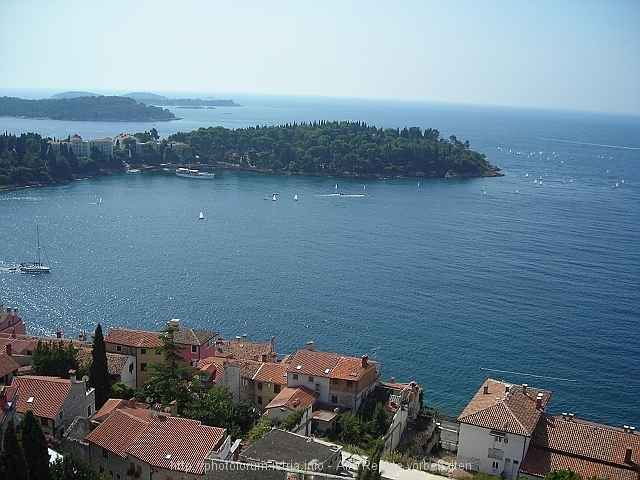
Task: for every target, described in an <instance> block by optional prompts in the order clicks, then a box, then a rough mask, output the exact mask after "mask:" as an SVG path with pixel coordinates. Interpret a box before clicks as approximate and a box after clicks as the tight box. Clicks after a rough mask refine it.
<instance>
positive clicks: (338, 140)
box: [0, 121, 502, 187]
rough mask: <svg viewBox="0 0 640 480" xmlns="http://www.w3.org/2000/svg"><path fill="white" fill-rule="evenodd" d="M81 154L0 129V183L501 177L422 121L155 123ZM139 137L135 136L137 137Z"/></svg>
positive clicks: (36, 137) (479, 157)
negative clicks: (227, 175)
mask: <svg viewBox="0 0 640 480" xmlns="http://www.w3.org/2000/svg"><path fill="white" fill-rule="evenodd" d="M134 137H135V139H134V138H128V139H127V140H126V141H125V142H124V143H123V144H118V145H117V146H114V149H113V155H105V154H104V153H103V152H101V151H100V150H99V149H98V148H96V147H92V148H91V155H90V156H91V158H87V157H78V156H76V154H75V153H74V151H73V150H72V148H71V147H68V146H67V144H66V143H65V142H64V141H63V142H60V145H59V153H56V152H55V151H54V149H53V148H52V145H51V144H50V143H49V141H50V140H51V139H46V138H42V137H41V136H40V135H39V134H37V133H26V134H25V133H23V134H21V135H20V136H16V135H11V134H6V133H5V134H2V135H0V187H1V186H16V187H17V186H25V185H35V184H55V183H60V182H66V181H70V180H74V179H77V178H84V177H89V176H97V175H104V174H108V173H118V172H123V171H124V169H125V165H129V166H131V167H138V168H145V169H156V170H158V169H171V168H175V166H178V165H190V166H193V167H194V168H195V167H196V166H198V168H205V169H206V168H209V169H216V168H218V169H234V170H238V171H245V172H251V171H254V172H265V173H275V174H301V175H316V176H332V177H363V178H383V177H384V178H386V177H389V178H393V177H396V178H397V177H418V178H422V177H426V178H471V177H495V176H502V174H501V173H499V170H500V169H499V168H498V167H495V166H493V165H491V164H490V163H489V162H488V161H487V159H486V158H485V155H484V154H482V153H479V152H476V151H473V150H471V149H470V146H469V142H468V141H466V142H461V141H459V140H458V139H457V138H456V137H455V136H453V135H451V136H450V137H449V138H448V139H445V138H442V137H441V136H440V133H439V132H438V130H434V129H432V128H428V129H427V130H425V131H422V130H421V129H420V128H419V127H411V128H404V129H402V130H400V129H399V128H396V129H393V128H387V129H382V128H377V127H375V126H370V125H367V124H365V123H362V122H337V121H335V122H327V121H321V122H313V123H311V124H307V123H302V124H296V123H294V124H287V125H280V126H263V127H260V126H256V127H250V128H241V129H234V130H232V129H228V128H224V127H209V128H200V129H199V130H196V131H192V132H188V133H180V132H179V133H176V134H174V135H171V136H169V138H168V139H162V140H159V138H158V135H157V131H156V130H155V128H153V129H151V131H149V132H139V133H136V134H135V135H134ZM136 139H137V140H136Z"/></svg>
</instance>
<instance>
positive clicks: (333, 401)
mask: <svg viewBox="0 0 640 480" xmlns="http://www.w3.org/2000/svg"><path fill="white" fill-rule="evenodd" d="M331 403H338V396H337V395H331Z"/></svg>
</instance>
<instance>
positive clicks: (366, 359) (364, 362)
mask: <svg viewBox="0 0 640 480" xmlns="http://www.w3.org/2000/svg"><path fill="white" fill-rule="evenodd" d="M368 366H369V355H367V354H366V353H365V354H364V355H362V368H367V367H368Z"/></svg>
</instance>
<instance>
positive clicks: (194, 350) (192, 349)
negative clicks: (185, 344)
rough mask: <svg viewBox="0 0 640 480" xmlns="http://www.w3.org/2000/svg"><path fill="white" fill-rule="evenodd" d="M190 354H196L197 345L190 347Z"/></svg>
mask: <svg viewBox="0 0 640 480" xmlns="http://www.w3.org/2000/svg"><path fill="white" fill-rule="evenodd" d="M191 353H198V346H197V345H191Z"/></svg>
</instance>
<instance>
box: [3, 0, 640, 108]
mask: <svg viewBox="0 0 640 480" xmlns="http://www.w3.org/2000/svg"><path fill="white" fill-rule="evenodd" d="M55 6H56V9H55V11H52V10H51V9H50V8H49V7H50V4H49V3H46V2H44V1H42V0H34V1H32V2H21V3H18V2H16V3H13V2H11V3H7V4H6V5H4V8H3V18H4V20H5V22H3V23H4V25H3V29H2V30H1V31H0V41H2V44H3V47H4V48H3V57H5V58H4V62H3V69H2V70H1V71H0V94H7V93H4V92H11V91H27V90H34V91H38V90H40V91H49V92H52V94H53V93H62V92H65V91H89V92H94V93H98V94H107V95H108V94H124V93H128V92H138V91H148V92H152V93H158V94H162V95H166V92H193V93H206V92H209V93H208V95H211V96H217V98H233V97H226V96H227V95H235V96H238V95H247V96H249V95H270V96H271V95H274V96H291V97H328V98H354V99H379V100H407V101H420V102H435V103H446V104H463V105H486V106H504V107H523V108H536V109H550V110H570V111H589V112H604V113H623V114H633V115H638V114H640V84H639V79H640V2H635V1H624V0H621V1H617V2H615V3H609V2H605V1H601V0H592V1H567V2H552V1H540V2H511V1H506V0H490V1H485V2H468V1H464V0H454V1H452V2H446V3H442V2H435V1H429V0H425V1H417V0H405V1H400V2H394V3H389V2H382V1H370V2H364V1H359V0H355V1H353V2H348V3H347V2H339V1H333V0H327V1H323V2H319V1H307V2H286V1H284V0H283V1H278V0H269V1H266V2H261V3H258V4H254V3H252V2H248V1H245V0H241V1H238V2H233V3H229V2H221V1H215V0H214V1H210V2H208V1H199V0H188V1H186V2H180V3H178V2H173V1H171V0H159V1H156V2H151V1H147V0H138V1H134V2H131V1H124V0H114V1H112V2H106V3H92V2H89V3H87V2H81V1H79V0H62V1H60V2H56V4H55ZM231 92H233V93H231ZM234 100H236V99H235V98H234ZM236 101H237V100H236ZM240 103H241V102H240Z"/></svg>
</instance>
